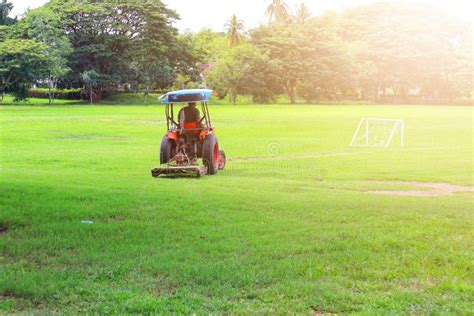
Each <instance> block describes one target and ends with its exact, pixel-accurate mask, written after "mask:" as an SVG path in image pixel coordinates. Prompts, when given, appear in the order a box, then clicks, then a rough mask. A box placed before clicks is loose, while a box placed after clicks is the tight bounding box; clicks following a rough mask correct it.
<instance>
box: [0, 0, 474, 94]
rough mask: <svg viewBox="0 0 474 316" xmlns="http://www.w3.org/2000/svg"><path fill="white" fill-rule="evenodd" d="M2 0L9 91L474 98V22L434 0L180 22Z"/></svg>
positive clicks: (167, 15)
mask: <svg viewBox="0 0 474 316" xmlns="http://www.w3.org/2000/svg"><path fill="white" fill-rule="evenodd" d="M1 1H2V2H1V3H0V92H1V93H2V96H3V94H4V93H10V94H12V95H14V96H15V97H16V98H17V99H22V98H26V97H27V96H28V93H29V90H30V88H31V86H32V85H33V84H34V85H37V86H41V87H45V88H47V89H48V90H49V98H50V102H52V100H53V99H54V92H55V91H56V90H57V88H82V89H83V96H84V98H87V99H88V100H90V102H99V101H100V100H101V99H102V98H103V97H105V96H107V95H109V94H111V93H113V92H114V91H116V90H117V89H118V88H121V89H122V90H130V91H139V90H140V91H144V92H145V93H144V94H145V98H146V96H147V95H148V92H149V91H152V90H168V89H181V88H203V87H206V88H211V89H214V90H215V91H216V92H217V93H218V96H219V97H221V98H225V97H228V98H229V100H230V102H232V103H235V102H236V99H237V97H238V96H239V95H245V96H250V97H252V99H253V101H254V102H275V101H276V99H277V97H278V96H280V95H283V94H285V95H287V97H288V99H289V101H290V102H291V103H296V101H297V100H299V99H303V100H305V101H307V102H318V101H328V100H330V101H334V102H338V101H340V100H343V99H358V100H364V101H366V102H411V100H412V99H413V98H415V99H417V100H422V101H423V102H424V103H429V102H435V101H437V100H443V102H458V101H460V100H461V101H466V100H467V101H468V102H471V101H472V93H473V90H474V88H473V81H472V73H473V61H472V40H473V34H472V29H471V28H470V26H469V24H468V23H466V22H462V21H459V20H458V19H455V18H453V17H451V16H449V15H447V14H446V13H444V12H442V11H441V10H440V9H437V8H435V7H433V6H430V5H429V4H421V3H418V2H417V3H410V4H408V3H398V4H396V3H376V4H372V5H366V6H360V7H356V8H352V9H347V10H345V11H343V12H342V13H335V12H328V13H325V14H323V15H321V16H312V14H311V12H310V10H309V9H308V8H307V7H306V5H305V4H304V3H301V4H299V5H298V6H297V8H295V10H292V9H291V8H290V7H289V6H288V5H287V3H286V2H285V1H284V0H272V1H271V2H270V3H269V4H268V7H267V9H266V11H265V12H262V14H266V15H267V17H268V23H265V24H263V25H260V26H259V27H256V28H252V29H246V28H245V24H244V21H243V20H241V19H240V18H239V17H237V16H235V15H234V16H232V17H230V19H229V21H228V23H227V24H226V25H225V29H224V30H223V31H222V32H215V31H212V30H210V29H204V30H201V31H199V32H195V33H193V32H184V33H182V34H179V33H178V31H177V29H176V28H175V27H174V26H173V23H174V22H175V21H176V20H177V19H179V16H178V14H177V13H176V12H174V11H173V10H171V9H169V8H168V7H166V5H164V4H163V3H162V2H161V1H159V0H126V1H125V0H102V1H96V0H81V1H78V0H51V1H50V2H48V3H47V4H46V5H44V6H42V7H40V8H38V9H34V10H29V11H28V12H26V14H25V15H24V17H23V18H21V19H13V18H11V17H9V14H8V13H9V12H10V11H11V9H12V5H11V3H9V2H8V1H7V0H1Z"/></svg>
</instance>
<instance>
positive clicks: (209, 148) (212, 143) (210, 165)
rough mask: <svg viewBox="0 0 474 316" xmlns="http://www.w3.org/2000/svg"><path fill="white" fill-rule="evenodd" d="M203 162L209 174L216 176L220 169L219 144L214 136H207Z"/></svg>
mask: <svg viewBox="0 0 474 316" xmlns="http://www.w3.org/2000/svg"><path fill="white" fill-rule="evenodd" d="M202 160H203V162H204V165H205V166H206V167H207V174H216V173H217V170H218V169H219V143H218V142H217V137H216V135H214V134H210V135H207V136H206V138H205V139H204V142H203V144H202Z"/></svg>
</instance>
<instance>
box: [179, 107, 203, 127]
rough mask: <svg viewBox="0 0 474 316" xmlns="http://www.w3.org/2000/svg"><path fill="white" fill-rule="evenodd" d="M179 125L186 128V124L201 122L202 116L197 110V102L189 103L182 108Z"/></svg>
mask: <svg viewBox="0 0 474 316" xmlns="http://www.w3.org/2000/svg"><path fill="white" fill-rule="evenodd" d="M178 117H179V125H180V126H181V128H183V127H184V123H194V122H199V120H200V118H201V114H200V113H199V110H198V109H197V108H196V102H189V103H188V105H187V106H186V107H184V108H182V109H181V110H180V111H179V114H178Z"/></svg>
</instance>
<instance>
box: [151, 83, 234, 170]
mask: <svg viewBox="0 0 474 316" xmlns="http://www.w3.org/2000/svg"><path fill="white" fill-rule="evenodd" d="M211 95H212V90H204V89H193V90H179V91H172V92H168V93H167V94H165V95H163V96H161V97H160V98H161V99H162V101H163V103H164V104H165V115H166V126H167V129H168V131H167V132H166V134H165V136H163V139H162V140H161V146H160V164H161V166H160V167H158V168H154V169H153V170H151V174H152V176H153V177H158V176H160V175H196V176H198V177H200V176H202V175H204V174H209V175H213V174H216V173H217V171H218V170H222V169H224V167H225V163H226V157H225V153H224V151H223V150H221V149H220V148H219V142H218V140H217V137H216V134H215V130H214V128H213V127H212V123H211V118H210V116H209V108H208V104H207V103H208V101H209V99H210V97H211ZM198 103H199V104H200V105H201V112H199V110H198V109H196V104H198ZM179 104H185V105H187V107H186V108H185V107H182V108H181V110H180V111H179V112H178V115H177V116H176V119H175V115H174V113H175V109H174V106H175V105H179ZM199 159H201V160H202V163H199Z"/></svg>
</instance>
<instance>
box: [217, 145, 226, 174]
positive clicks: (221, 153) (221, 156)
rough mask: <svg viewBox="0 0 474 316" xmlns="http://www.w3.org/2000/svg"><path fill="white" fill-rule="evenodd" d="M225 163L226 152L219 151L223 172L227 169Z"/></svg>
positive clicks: (220, 168) (220, 167) (220, 165)
mask: <svg viewBox="0 0 474 316" xmlns="http://www.w3.org/2000/svg"><path fill="white" fill-rule="evenodd" d="M225 163H226V157H225V152H224V151H223V150H222V149H221V150H219V165H218V168H219V170H222V169H224V168H225Z"/></svg>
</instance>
